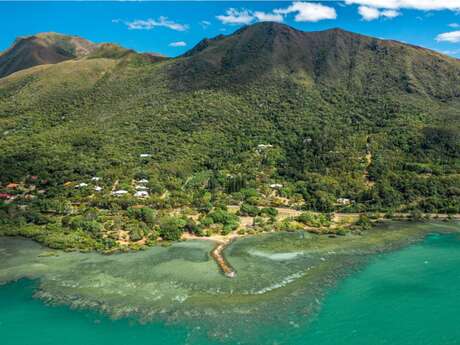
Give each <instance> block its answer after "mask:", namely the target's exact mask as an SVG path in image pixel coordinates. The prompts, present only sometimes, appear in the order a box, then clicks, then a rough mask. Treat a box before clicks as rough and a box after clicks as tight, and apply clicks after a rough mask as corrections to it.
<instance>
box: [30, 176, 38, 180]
mask: <svg viewBox="0 0 460 345" xmlns="http://www.w3.org/2000/svg"><path fill="white" fill-rule="evenodd" d="M30 180H31V181H37V180H38V176H36V175H34V176H31V177H30Z"/></svg>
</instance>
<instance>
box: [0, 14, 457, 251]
mask: <svg viewBox="0 0 460 345" xmlns="http://www.w3.org/2000/svg"><path fill="white" fill-rule="evenodd" d="M0 61H1V60H0ZM27 67H29V66H27ZM459 120H460V61H459V60H456V59H453V58H449V57H446V56H443V55H441V54H438V53H435V52H433V51H430V50H426V49H423V48H419V47H414V46H410V45H406V44H402V43H398V42H393V41H382V40H378V39H375V38H371V37H366V36H361V35H357V34H353V33H349V32H345V31H342V30H328V31H323V32H315V33H308V32H300V31H297V30H294V29H292V28H290V27H288V26H285V25H281V24H274V23H260V24H256V25H253V26H249V27H245V28H243V29H240V30H238V31H237V32H235V33H234V34H232V35H229V36H218V37H216V38H214V39H205V40H203V41H202V42H200V43H199V44H198V45H197V46H196V47H194V48H193V49H192V50H190V51H189V52H188V53H186V54H185V55H184V56H181V57H178V58H174V59H165V58H159V57H157V56H154V55H146V54H137V53H135V52H132V51H128V50H125V49H122V48H121V47H118V46H112V45H104V46H101V47H99V48H97V49H96V48H94V49H92V50H91V52H90V53H88V54H87V55H85V56H83V57H76V58H72V59H67V60H65V61H62V62H61V61H59V63H56V64H44V65H42V64H37V65H36V66H34V67H31V68H27V69H24V70H20V71H17V72H15V73H13V74H10V75H9V76H6V77H4V78H1V79H0V181H1V187H0V188H1V190H0V197H1V200H0V204H1V206H0V223H3V225H0V229H2V230H0V232H3V233H6V234H15V233H20V234H22V235H27V236H30V237H33V238H36V239H37V240H39V241H42V242H45V243H47V244H49V245H51V246H55V247H59V248H80V249H83V248H100V249H104V248H105V249H110V248H112V247H116V246H117V243H118V244H119V243H120V241H121V239H122V238H125V239H127V240H129V241H134V242H136V241H140V240H143V241H142V244H146V243H149V242H154V241H156V239H157V238H158V237H161V238H164V239H171V240H175V239H178V238H180V235H181V233H182V232H184V231H190V232H193V233H196V234H199V235H206V234H209V229H210V228H211V229H214V230H212V231H217V232H221V233H224V234H225V233H229V232H231V231H234V230H236V229H237V228H238V219H237V218H238V217H237V216H236V215H235V214H234V213H232V212H229V210H228V207H229V206H238V208H239V209H238V215H239V216H252V217H254V222H253V227H257V226H258V225H259V226H260V227H262V228H263V227H275V226H278V227H279V228H281V229H285V228H286V227H287V228H289V226H291V227H292V224H291V225H289V224H284V223H283V224H277V222H276V219H275V218H276V212H277V211H276V207H289V208H293V209H297V210H302V211H305V213H304V214H303V217H300V218H299V219H296V220H295V222H296V223H300V224H307V223H313V224H316V225H318V224H319V225H318V226H326V227H327V223H328V222H329V221H330V218H331V215H330V214H331V213H333V212H342V213H357V212H359V213H370V212H383V213H387V214H389V215H391V214H395V213H417V212H418V213H420V212H422V213H432V214H436V213H443V214H456V213H460V128H459V127H460V121H459ZM315 212H320V213H322V214H325V215H326V216H324V217H323V216H320V215H318V214H317V213H315ZM235 217H236V218H235ZM360 221H361V222H362V223H366V219H361V220H360ZM285 223H286V222H285ZM310 225H311V224H310ZM364 226H367V225H366V224H364ZM123 236H124V237H123ZM117 241H118V242H117Z"/></svg>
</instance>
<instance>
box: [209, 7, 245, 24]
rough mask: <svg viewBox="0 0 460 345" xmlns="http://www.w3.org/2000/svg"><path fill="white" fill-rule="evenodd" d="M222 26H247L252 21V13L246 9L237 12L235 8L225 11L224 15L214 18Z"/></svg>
mask: <svg viewBox="0 0 460 345" xmlns="http://www.w3.org/2000/svg"><path fill="white" fill-rule="evenodd" d="M216 18H217V19H219V20H220V21H221V22H222V23H223V24H233V25H248V24H251V23H252V21H253V20H254V16H253V15H252V13H251V12H250V11H248V10H246V9H244V8H243V9H241V10H237V9H236V8H229V9H228V10H227V11H225V15H220V16H217V17H216Z"/></svg>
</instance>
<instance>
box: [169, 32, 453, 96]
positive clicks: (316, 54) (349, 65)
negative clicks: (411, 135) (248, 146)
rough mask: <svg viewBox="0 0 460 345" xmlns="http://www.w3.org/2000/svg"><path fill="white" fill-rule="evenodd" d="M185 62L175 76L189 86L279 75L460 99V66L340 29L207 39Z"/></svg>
mask: <svg viewBox="0 0 460 345" xmlns="http://www.w3.org/2000/svg"><path fill="white" fill-rule="evenodd" d="M184 57H185V59H183V61H182V63H181V64H179V66H177V67H176V70H174V71H173V72H176V73H174V77H175V78H183V79H185V81H187V84H188V86H190V85H193V84H197V85H198V86H207V85H209V86H216V85H217V83H220V82H222V83H223V84H225V81H228V80H232V81H234V82H235V83H240V82H250V81H251V80H253V79H254V74H255V73H256V74H257V75H259V76H260V75H264V74H266V73H272V72H274V71H277V72H279V73H285V74H291V75H296V74H297V76H296V77H297V78H304V79H305V81H306V82H315V83H317V84H322V85H326V86H328V87H334V88H337V87H342V88H346V89H347V90H348V91H352V92H359V93H366V94H369V93H373V92H380V91H381V90H380V89H381V86H382V85H384V91H385V92H388V91H397V92H404V93H420V94H424V95H430V96H435V97H438V98H443V99H445V98H452V97H458V96H459V95H460V83H459V82H460V72H459V70H460V61H459V60H457V59H453V58H449V57H447V56H443V55H441V54H439V53H436V52H434V51H430V50H427V49H423V48H419V47H415V46H410V45H407V44H403V43H399V42H395V41H385V40H379V39H376V38H373V37H368V36H363V35H359V34H354V33H351V32H347V31H344V30H340V29H332V30H326V31H321V32H302V31H298V30H295V29H293V28H291V27H289V26H286V25H283V24H278V23H259V24H255V25H252V26H249V27H244V28H242V29H240V30H238V31H237V32H236V33H235V34H232V35H230V36H218V37H216V38H215V39H212V40H208V39H205V40H203V41H201V42H200V43H199V44H198V45H197V46H196V47H194V48H193V49H191V50H190V51H189V52H187V53H186V54H185V56H184ZM203 74H204V75H205V76H206V77H202V75H203ZM197 76H201V77H198V78H197ZM440 76H442V77H440ZM194 81H195V82H194ZM200 83H201V85H200Z"/></svg>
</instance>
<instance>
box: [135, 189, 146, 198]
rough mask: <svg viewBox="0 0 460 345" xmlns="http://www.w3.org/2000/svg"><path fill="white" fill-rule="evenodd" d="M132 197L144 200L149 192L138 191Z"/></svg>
mask: <svg viewBox="0 0 460 345" xmlns="http://www.w3.org/2000/svg"><path fill="white" fill-rule="evenodd" d="M134 196H135V197H136V198H146V197H148V196H149V192H147V191H145V190H140V191H137V192H136V193H134Z"/></svg>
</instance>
